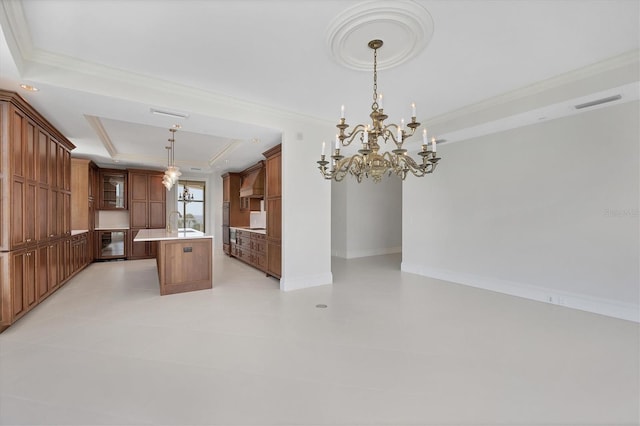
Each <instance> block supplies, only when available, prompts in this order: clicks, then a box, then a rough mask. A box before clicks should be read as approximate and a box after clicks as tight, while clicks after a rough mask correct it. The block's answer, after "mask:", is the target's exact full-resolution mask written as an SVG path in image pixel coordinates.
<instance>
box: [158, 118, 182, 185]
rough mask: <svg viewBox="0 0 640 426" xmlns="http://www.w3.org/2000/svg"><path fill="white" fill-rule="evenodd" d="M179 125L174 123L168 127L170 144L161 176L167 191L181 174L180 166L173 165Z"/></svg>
mask: <svg viewBox="0 0 640 426" xmlns="http://www.w3.org/2000/svg"><path fill="white" fill-rule="evenodd" d="M179 127H180V126H179V125H177V124H176V125H174V126H173V127H172V128H170V129H169V131H170V132H171V137H170V138H169V142H170V146H168V147H165V148H167V151H168V154H167V157H168V159H167V170H166V171H165V172H164V176H163V178H162V184H163V185H164V186H165V188H167V191H170V190H171V188H172V187H173V185H175V184H176V183H177V182H178V179H179V178H180V176H181V175H182V173H180V168H179V167H177V166H176V165H175V142H176V139H175V134H176V132H177V131H178V128H179Z"/></svg>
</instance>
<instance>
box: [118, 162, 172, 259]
mask: <svg viewBox="0 0 640 426" xmlns="http://www.w3.org/2000/svg"><path fill="white" fill-rule="evenodd" d="M162 176H163V173H162V172H157V171H152V170H129V226H130V232H129V237H128V239H129V244H128V246H129V249H128V254H127V258H128V259H150V258H154V257H156V251H157V243H156V242H155V241H141V242H134V241H133V239H134V238H135V236H136V234H137V233H138V231H139V230H140V229H163V228H165V227H166V225H167V222H166V192H167V190H166V189H165V187H164V185H162Z"/></svg>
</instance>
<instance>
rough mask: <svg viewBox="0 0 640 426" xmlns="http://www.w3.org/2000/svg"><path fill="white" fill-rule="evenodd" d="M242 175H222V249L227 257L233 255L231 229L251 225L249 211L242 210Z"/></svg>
mask: <svg viewBox="0 0 640 426" xmlns="http://www.w3.org/2000/svg"><path fill="white" fill-rule="evenodd" d="M241 183H242V175H241V174H240V173H225V174H223V175H222V248H223V249H224V252H225V253H226V254H227V255H230V254H231V245H230V241H229V227H231V226H233V227H237V226H245V225H248V224H249V210H246V209H242V208H241V203H240V185H241Z"/></svg>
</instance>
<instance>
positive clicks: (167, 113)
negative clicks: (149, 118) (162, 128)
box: [151, 108, 189, 118]
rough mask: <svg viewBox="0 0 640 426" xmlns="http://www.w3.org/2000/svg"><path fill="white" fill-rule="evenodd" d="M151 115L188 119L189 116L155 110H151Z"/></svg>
mask: <svg viewBox="0 0 640 426" xmlns="http://www.w3.org/2000/svg"><path fill="white" fill-rule="evenodd" d="M151 114H156V115H164V116H166V117H172V118H188V117H189V114H184V113H182V112H172V111H163V110H161V109H156V108H151Z"/></svg>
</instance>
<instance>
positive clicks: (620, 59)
mask: <svg viewBox="0 0 640 426" xmlns="http://www.w3.org/2000/svg"><path fill="white" fill-rule="evenodd" d="M639 63H640V50H631V51H628V52H625V53H623V54H620V55H618V56H614V57H611V58H607V59H605V60H602V61H600V62H596V63H594V64H591V65H587V66H585V67H583V68H579V69H576V70H573V71H569V72H566V73H564V74H560V75H558V76H555V77H551V78H548V79H546V80H542V81H539V82H537V83H534V84H531V85H528V86H525V87H522V88H519V89H516V90H512V91H510V92H506V93H504V94H501V95H498V96H494V97H492V98H489V99H485V100H483V101H481V102H478V103H475V104H472V105H468V106H466V107H463V108H460V109H457V110H454V111H450V112H447V113H445V114H442V115H439V116H436V117H432V118H430V119H428V120H426V122H427V125H428V126H430V127H433V126H439V125H443V124H445V123H451V122H456V121H461V120H462V119H464V118H466V117H470V116H473V115H476V114H478V113H479V112H483V111H487V110H490V109H494V108H506V107H508V106H509V104H512V103H515V102H519V101H523V100H525V99H527V98H532V97H535V96H537V95H540V94H542V93H545V92H549V91H553V90H556V91H557V90H560V89H562V88H563V87H566V86H568V85H570V84H573V83H577V82H580V81H583V80H586V79H589V78H593V77H597V76H600V75H604V74H607V73H611V72H616V71H619V70H624V69H625V68H627V67H635V68H636V69H637V68H638V66H639ZM632 74H634V79H633V80H634V81H638V80H639V79H640V75H638V73H637V72H635V73H632ZM624 83H628V81H626V82H624ZM618 85H621V83H617V82H616V83H615V84H613V86H618Z"/></svg>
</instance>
